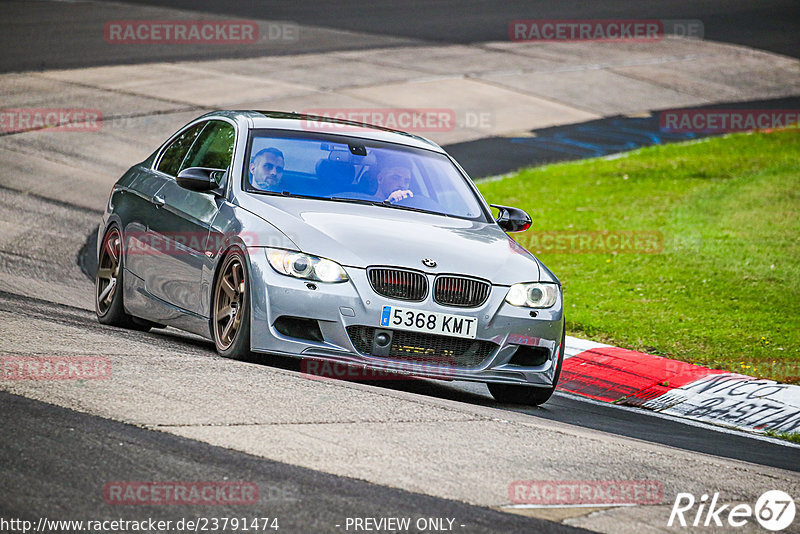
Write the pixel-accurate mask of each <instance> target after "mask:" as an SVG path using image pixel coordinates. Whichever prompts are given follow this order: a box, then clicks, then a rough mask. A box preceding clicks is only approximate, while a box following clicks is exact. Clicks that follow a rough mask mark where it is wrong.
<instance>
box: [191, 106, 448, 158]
mask: <svg viewBox="0 0 800 534" xmlns="http://www.w3.org/2000/svg"><path fill="white" fill-rule="evenodd" d="M214 116H217V117H219V116H223V117H228V118H231V119H234V120H235V119H237V118H245V119H248V120H249V121H250V124H251V128H258V129H260V128H273V129H278V130H297V131H316V132H319V133H329V134H339V135H346V136H348V137H355V138H358V139H370V140H374V141H385V142H388V143H398V144H401V145H408V146H413V147H417V148H424V149H427V150H435V151H436V152H442V153H444V149H442V147H440V146H439V145H437V144H436V143H434V142H433V141H431V140H429V139H426V138H424V137H421V136H418V135H414V134H410V133H407V132H402V131H400V130H392V129H390V128H384V127H382V126H375V125H373V124H367V123H363V122H355V121H348V120H343V119H336V118H333V117H321V116H318V115H307V114H304V113H294V112H285V111H260V110H220V111H214V112H211V113H207V114H206V115H204V116H203V117H202V118H209V117H214ZM309 122H313V123H316V124H318V126H314V127H310V126H309ZM326 123H327V124H331V125H334V124H336V125H342V126H353V127H354V128H352V129H347V130H344V131H337V130H338V128H334V127H331V128H326V127H325V126H324V124H326Z"/></svg>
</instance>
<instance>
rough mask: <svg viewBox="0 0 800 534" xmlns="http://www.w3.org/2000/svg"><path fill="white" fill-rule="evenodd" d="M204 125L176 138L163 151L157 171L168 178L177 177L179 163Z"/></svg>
mask: <svg viewBox="0 0 800 534" xmlns="http://www.w3.org/2000/svg"><path fill="white" fill-rule="evenodd" d="M205 125H206V123H205V122H201V123H199V124H195V125H194V126H192V127H191V128H189V129H187V130H186V131H184V132H183V133H182V134H180V135H179V136H178V137H176V138H175V140H174V141H172V143H171V144H170V145H169V146H168V147H167V148H166V149H164V152H163V154H162V155H161V161H160V162H159V163H158V170H159V171H161V172H163V173H165V174H169V175H170V176H177V174H178V172H179V171H180V168H181V163H183V158H184V157H186V152H187V151H188V150H189V148H190V147H191V146H192V143H194V140H195V139H196V138H197V134H199V133H200V131H201V130H202V129H203V127H204V126H205Z"/></svg>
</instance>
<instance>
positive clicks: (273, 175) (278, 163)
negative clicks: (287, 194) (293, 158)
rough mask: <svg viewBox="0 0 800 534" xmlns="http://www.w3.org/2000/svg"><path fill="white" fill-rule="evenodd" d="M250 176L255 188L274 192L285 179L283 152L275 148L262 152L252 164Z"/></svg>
mask: <svg viewBox="0 0 800 534" xmlns="http://www.w3.org/2000/svg"><path fill="white" fill-rule="evenodd" d="M250 174H251V175H252V183H253V185H254V186H255V187H257V188H259V189H263V190H265V191H274V190H275V188H276V187H277V186H278V184H280V181H281V177H283V152H281V151H280V150H278V149H277V148H273V147H270V148H265V149H263V150H260V151H259V152H258V153H257V154H256V155H255V156H254V157H253V160H252V162H251V163H250Z"/></svg>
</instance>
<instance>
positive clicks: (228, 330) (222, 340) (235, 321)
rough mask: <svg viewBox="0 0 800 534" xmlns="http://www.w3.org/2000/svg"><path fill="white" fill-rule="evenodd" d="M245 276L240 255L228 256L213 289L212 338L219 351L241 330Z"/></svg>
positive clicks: (244, 298) (231, 343)
mask: <svg viewBox="0 0 800 534" xmlns="http://www.w3.org/2000/svg"><path fill="white" fill-rule="evenodd" d="M246 278H247V277H246V276H245V270H244V263H243V261H242V258H241V256H239V255H238V254H232V255H230V256H228V257H227V259H226V260H225V263H224V265H223V266H222V269H221V270H220V273H219V277H218V278H217V286H216V289H215V290H214V340H215V341H216V343H217V348H218V349H219V350H220V351H223V352H224V351H226V350H228V349H229V348H230V347H231V345H233V343H234V341H236V334H237V333H238V332H239V330H241V327H242V321H243V320H244V316H245V306H246V304H247V301H246V296H247V293H246V291H247V287H246Z"/></svg>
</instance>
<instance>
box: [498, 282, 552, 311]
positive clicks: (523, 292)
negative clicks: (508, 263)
mask: <svg viewBox="0 0 800 534" xmlns="http://www.w3.org/2000/svg"><path fill="white" fill-rule="evenodd" d="M558 289H559V288H558V285H557V284H540V283H535V284H514V285H513V286H511V288H509V290H508V294H507V295H506V302H508V303H509V304H511V305H512V306H526V307H528V308H549V307H550V306H552V305H553V304H555V303H556V300H557V299H558Z"/></svg>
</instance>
